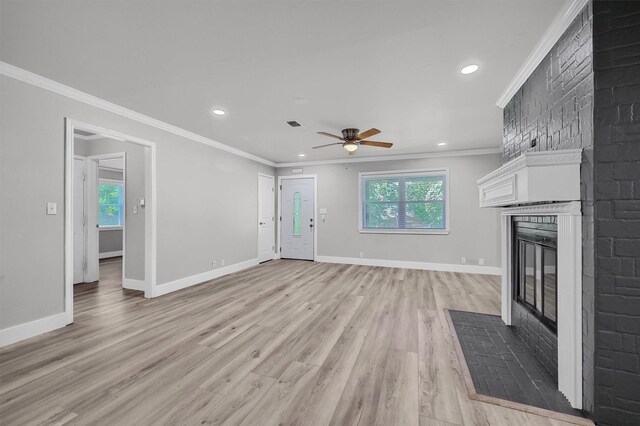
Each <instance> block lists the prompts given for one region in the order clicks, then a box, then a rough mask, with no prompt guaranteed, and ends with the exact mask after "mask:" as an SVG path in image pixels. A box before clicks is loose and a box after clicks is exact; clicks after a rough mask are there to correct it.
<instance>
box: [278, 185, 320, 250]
mask: <svg viewBox="0 0 640 426" xmlns="http://www.w3.org/2000/svg"><path fill="white" fill-rule="evenodd" d="M281 191H282V192H281V194H282V195H281V208H282V217H281V223H280V244H281V252H280V257H282V258H285V259H302V260H313V254H314V253H313V238H314V232H313V231H314V227H315V222H314V220H315V217H314V209H315V206H314V181H313V178H300V179H282V188H281Z"/></svg>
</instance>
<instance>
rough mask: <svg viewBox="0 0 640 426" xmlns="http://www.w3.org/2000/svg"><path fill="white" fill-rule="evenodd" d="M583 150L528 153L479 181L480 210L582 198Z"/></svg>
mask: <svg viewBox="0 0 640 426" xmlns="http://www.w3.org/2000/svg"><path fill="white" fill-rule="evenodd" d="M581 157H582V150H581V149H567V150H558V151H542V152H525V153H524V154H522V155H520V156H519V157H518V158H516V159H514V160H511V161H509V162H508V163H506V164H505V165H503V166H502V167H500V168H499V169H496V170H494V171H493V172H491V173H489V174H488V175H486V176H484V177H482V178H480V179H478V181H477V182H476V183H477V185H478V191H479V196H480V207H503V206H512V205H516V204H527V203H537V202H551V201H554V202H556V201H572V200H579V199H580V161H581Z"/></svg>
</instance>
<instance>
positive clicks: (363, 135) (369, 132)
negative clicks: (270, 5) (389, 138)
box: [358, 127, 380, 140]
mask: <svg viewBox="0 0 640 426" xmlns="http://www.w3.org/2000/svg"><path fill="white" fill-rule="evenodd" d="M378 133H380V130H378V129H376V128H375V127H374V128H373V129H369V130H367V131H366V132H362V133H360V134H359V135H358V139H359V140H362V139H366V138H369V137H371V136H373V135H377V134H378Z"/></svg>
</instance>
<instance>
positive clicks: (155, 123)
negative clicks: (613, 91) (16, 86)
mask: <svg viewBox="0 0 640 426" xmlns="http://www.w3.org/2000/svg"><path fill="white" fill-rule="evenodd" d="M0 75H4V76H6V77H9V78H13V79H15V80H18V81H21V82H23V83H27V84H31V85H32V86H36V87H39V88H41V89H45V90H48V91H50V92H52V93H56V94H58V95H62V96H65V97H67V98H70V99H73V100H75V101H78V102H82V103H84V104H87V105H91V106H93V107H96V108H100V109H102V110H104V111H108V112H111V113H113V114H117V115H120V116H122V117H125V118H128V119H130V120H133V121H137V122H139V123H142V124H146V125H148V126H151V127H155V128H157V129H160V130H164V131H165V132H168V133H172V134H174V135H177V136H181V137H183V138H186V139H189V140H192V141H194V142H200V143H202V144H204V145H208V146H210V147H213V148H216V149H220V150H222V151H226V152H229V153H231V154H234V155H237V156H239V157H243V158H247V159H249V160H252V161H256V162H258V163H262V164H266V165H267V166H271V167H277V168H280V167H292V166H319V165H325V164H346V163H367V162H376V161H394V160H415V159H419V158H441V157H458V156H467V155H487V154H497V153H501V152H502V148H482V149H470V150H460V151H442V152H427V153H418V154H398V155H384V156H378V157H360V158H344V159H335V160H320V161H301V162H292V163H275V162H273V161H270V160H267V159H265V158H262V157H258V156H257V155H254V154H251V153H248V152H245V151H242V150H240V149H237V148H233V147H231V146H229V145H225V144H223V143H221V142H218V141H215V140H213V139H209V138H207V137H204V136H201V135H198V134H196V133H193V132H191V131H189V130H185V129H182V128H180V127H177V126H174V125H172V124H169V123H165V122H164V121H160V120H157V119H155V118H152V117H149V116H147V115H144V114H141V113H139V112H136V111H133V110H130V109H128V108H125V107H123V106H120V105H117V104H114V103H112V102H109V101H106V100H104V99H101V98H98V97H97V96H94V95H90V94H88V93H85V92H82V91H80V90H77V89H74V88H72V87H69V86H67V85H64V84H62V83H58V82H56V81H53V80H51V79H48V78H46V77H43V76H41V75H38V74H35V73H32V72H31V71H27V70H25V69H22V68H18V67H16V66H14V65H11V64H8V63H6V62H2V61H0ZM74 137H77V138H79V139H84V140H93V139H100V138H103V137H105V136H103V135H92V136H82V135H74Z"/></svg>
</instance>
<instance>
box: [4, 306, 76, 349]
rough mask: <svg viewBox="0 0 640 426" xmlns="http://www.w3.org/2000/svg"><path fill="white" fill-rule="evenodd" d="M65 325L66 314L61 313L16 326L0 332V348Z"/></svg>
mask: <svg viewBox="0 0 640 426" xmlns="http://www.w3.org/2000/svg"><path fill="white" fill-rule="evenodd" d="M65 325H67V314H66V313H65V312H61V313H59V314H55V315H51V316H48V317H45V318H40V319H37V320H35V321H29V322H26V323H24V324H18V325H15V326H13V327H8V328H5V329H2V330H0V348H1V347H4V346H8V345H11V344H13V343H16V342H19V341H21V340H25V339H28V338H30V337H34V336H37V335H39V334H43V333H48V332H49V331H53V330H55V329H57V328H62V327H64V326H65Z"/></svg>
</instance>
